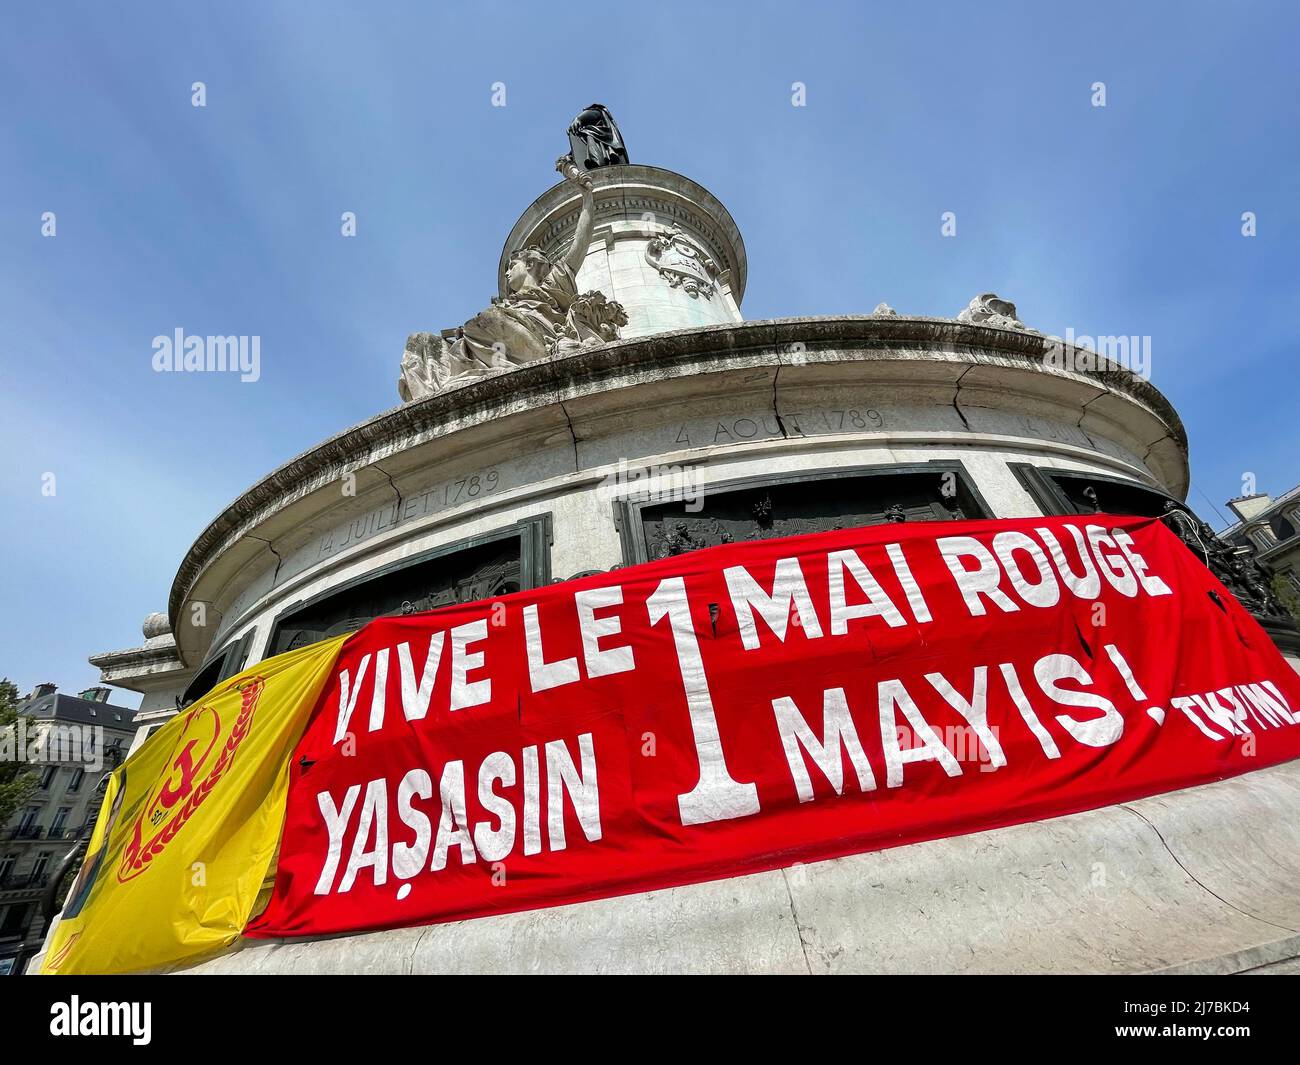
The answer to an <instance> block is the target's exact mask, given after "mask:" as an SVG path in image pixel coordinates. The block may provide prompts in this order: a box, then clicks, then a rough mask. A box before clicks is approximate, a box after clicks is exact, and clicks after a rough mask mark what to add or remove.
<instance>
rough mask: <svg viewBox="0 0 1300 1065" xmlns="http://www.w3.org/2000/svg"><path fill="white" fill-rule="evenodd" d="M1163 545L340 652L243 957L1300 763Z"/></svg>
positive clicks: (880, 571) (1190, 575) (661, 573)
mask: <svg viewBox="0 0 1300 1065" xmlns="http://www.w3.org/2000/svg"><path fill="white" fill-rule="evenodd" d="M1298 679H1300V678H1297V676H1296V674H1295V673H1294V672H1293V671H1292V670H1291V668H1290V667H1289V666H1288V665H1287V664H1286V662H1285V660H1284V659H1283V658H1282V657H1281V655H1280V654H1279V653H1278V651H1277V650H1276V648H1274V646H1273V645H1272V643H1271V642H1270V641H1269V639H1268V637H1267V636H1266V635H1265V633H1264V632H1263V630H1262V629H1261V628H1260V627H1259V626H1258V624H1257V623H1256V622H1255V621H1254V620H1253V619H1252V618H1251V617H1250V616H1249V615H1248V614H1247V613H1246V612H1245V611H1244V610H1243V609H1242V607H1241V606H1240V605H1239V604H1238V603H1237V602H1236V600H1235V599H1234V598H1233V597H1232V596H1231V595H1229V594H1228V593H1227V591H1226V590H1225V589H1224V588H1223V586H1222V585H1221V584H1219V583H1218V581H1217V580H1215V578H1214V577H1213V576H1212V575H1211V574H1210V573H1209V571H1208V570H1207V569H1206V568H1205V567H1204V566H1203V565H1202V564H1201V563H1200V561H1199V560H1198V559H1196V558H1195V557H1194V556H1193V555H1192V554H1191V553H1190V552H1189V551H1188V550H1187V549H1186V548H1185V547H1184V546H1183V545H1182V544H1181V543H1180V542H1179V541H1178V540H1177V539H1176V538H1175V537H1174V536H1173V535H1172V534H1171V533H1170V532H1169V531H1168V530H1167V529H1165V528H1164V526H1162V525H1161V524H1160V522H1159V521H1156V520H1154V519H1146V518H1116V517H1110V516H1104V515H1088V516H1081V517H1070V518H1038V519H1024V520H1020V519H1016V520H1000V521H973V522H953V523H942V524H940V523H927V524H918V525H907V524H903V525H887V526H880V527H875V528H865V529H851V530H846V531H843V532H833V533H824V534H816V535H810V536H799V537H791V538H787V539H779V540H768V541H758V542H751V543H745V544H734V545H726V546H723V547H716V548H710V549H706V550H702V551H697V552H692V553H690V554H688V555H684V556H682V557H678V558H670V559H665V560H663V561H660V562H653V563H649V564H646V565H641V566H636V567H632V568H630V569H627V570H618V571H613V572H610V573H605V574H599V575H596V576H591V577H586V578H583V579H581V580H578V581H571V582H567V583H565V584H562V585H556V586H551V587H546V588H540V589H536V590H533V591H527V592H520V593H516V594H514V595H511V596H508V597H505V598H503V599H499V600H489V601H486V602H481V603H473V604H468V605H465V606H459V607H449V608H446V609H442V610H438V611H435V612H432V613H429V614H424V615H417V616H412V617H406V618H384V619H379V620H377V621H375V622H373V623H372V624H370V625H368V626H367V627H366V628H365V629H363V630H362V631H361V632H359V633H357V634H356V635H355V636H353V637H352V638H351V639H350V640H349V641H348V642H347V643H345V644H344V646H343V648H342V650H341V652H340V654H339V658H338V662H337V664H336V666H335V669H334V672H333V675H332V677H331V679H330V681H329V682H328V683H327V685H326V687H325V689H324V691H323V692H322V694H321V697H320V701H319V703H318V705H317V708H316V710H315V712H314V714H313V716H312V718H311V721H310V723H309V724H308V726H307V728H306V730H305V732H304V734H303V736H302V739H301V741H300V742H299V744H298V747H297V749H296V750H295V752H294V756H293V762H292V765H291V769H290V785H289V795H288V801H287V812H286V820H285V826H284V832H283V837H282V840H281V847H280V860H279V867H278V872H277V878H276V886H275V891H274V894H273V896H272V899H271V902H270V904H269V905H268V907H267V909H266V910H265V912H264V913H262V914H261V915H260V917H258V918H257V919H255V920H254V921H253V923H252V924H251V925H250V927H249V929H248V930H247V934H250V935H256V936H295V935H317V934H321V933H333V932H343V931H353V930H359V929H373V928H384V927H393V926H399V925H409V924H419V923H425V922H431V921H444V920H453V919H459V918H466V917H474V916H479V915H484V914H491V913H502V912H508V911H513V910H520V909H526V908H530V907H536V906H545V905H554V904H561V903H570V902H577V901H581V900H585V899H592V898H599V897H603V896H609V895H616V894H622V893H627V892H634V891H643V890H648V889H652V888H659V887H666V886H670V885H679V884H685V883H690V882H695V881H700V880H707V879H713V878H719V877H726V876H734V875H737V874H740V873H745V872H752V871H757V870H762V869H769V868H775V867H779V866H789V865H791V864H793V863H795V862H799V861H813V860H818V859H824V858H829V857H834V856H838V855H844V854H849V853H855V852H861V851H866V850H873V849H878V848H883V847H891V846H897V845H899V844H904V843H911V842H915V841H918V840H924V839H931V838H935V837H940V836H949V835H954V834H958V833H963V832H970V831H973V830H977V829H984V828H991V827H996V826H1001V825H1007V824H1013V823H1018V822H1023V821H1029V820H1034V819H1037V818H1042V817H1049V816H1054V815H1058V814H1063V813H1068V812H1072V811H1077V810H1083V809H1087V808H1091V807H1096V806H1100V805H1105V804H1109V803H1114V802H1119V801H1123V800H1126V799H1131V798H1134V797H1137V796H1141V795H1147V794H1151V793H1154V792H1160V791H1167V790H1170V789H1173V788H1179V787H1186V786H1189V785H1194V784H1199V783H1203V782H1206V781H1211V780H1216V779H1219V778H1222V777H1225V776H1231V775H1233V774H1236V773H1241V772H1245V771H1248V770H1251V769H1257V768H1261V767H1263V766H1266V765H1271V764H1274V763H1276V762H1280V761H1285V760H1288V759H1291V758H1295V757H1297V756H1300V716H1297V714H1298V713H1300V683H1298Z"/></svg>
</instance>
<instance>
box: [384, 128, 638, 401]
mask: <svg viewBox="0 0 1300 1065" xmlns="http://www.w3.org/2000/svg"><path fill="white" fill-rule="evenodd" d="M588 113H589V112H588V111H584V112H583V115H587V114H588ZM606 114H608V112H606ZM581 118H582V115H580V116H579V119H581ZM612 123H613V119H612V118H611V119H610V124H611V125H612ZM575 125H577V122H575ZM582 128H583V129H586V128H587V127H585V126H584V127H582ZM570 136H571V139H572V134H571V135H570ZM614 137H615V139H616V140H617V143H618V146H619V150H620V151H622V143H623V142H622V139H621V138H619V137H618V130H617V127H614ZM624 156H625V157H626V152H624ZM589 165H590V164H589ZM555 169H556V170H558V171H559V172H560V173H561V174H563V175H564V177H565V179H566V180H568V181H570V182H572V183H573V184H574V185H575V186H577V188H578V190H579V192H580V194H581V197H582V207H581V210H580V212H579V214H578V224H577V225H576V226H575V227H574V234H573V243H572V244H571V245H570V246H569V250H568V251H567V252H566V253H565V254H564V256H563V257H562V258H558V259H556V260H554V261H552V259H550V258H548V257H547V255H546V254H545V253H544V252H543V251H542V250H541V249H540V248H538V247H536V246H530V247H527V248H521V249H519V250H517V251H516V252H514V254H513V255H512V256H511V257H510V265H509V267H508V268H507V270H506V295H505V296H503V297H496V298H494V299H493V300H492V304H491V306H489V307H488V308H487V309H486V310H484V311H481V312H479V313H478V314H476V315H475V316H474V317H473V318H471V319H470V320H469V321H468V322H466V323H465V324H464V325H462V326H460V327H459V328H457V329H448V330H444V331H443V333H442V334H441V335H435V334H433V333H415V334H413V335H412V336H410V337H409V338H408V339H407V342H406V351H405V352H404V354H403V355H402V367H401V370H402V372H401V377H400V378H399V380H398V382H397V392H398V395H400V396H401V397H402V400H403V401H404V402H407V403H409V402H411V401H413V400H417V399H423V398H424V397H425V396H432V395H437V394H438V393H439V392H443V391H445V390H447V389H448V388H451V387H454V386H456V385H460V384H464V383H467V382H469V381H473V380H475V379H477V378H480V377H485V376H488V375H490V374H493V373H496V372H497V371H499V370H505V369H509V368H511V367H514V366H520V365H523V364H524V363H528V362H534V361H536V360H538V359H545V358H549V357H550V356H552V355H563V354H566V353H568V352H571V351H576V350H577V349H579V348H582V347H586V346H588V345H591V344H600V343H604V342H605V341H608V340H616V339H618V330H619V327H620V326H624V325H626V324H627V314H626V313H625V312H624V310H623V307H622V305H621V304H619V303H616V302H615V301H614V300H610V299H607V298H606V297H605V294H604V293H603V292H598V291H596V292H584V293H582V294H579V292H578V284H577V273H578V268H579V267H580V266H581V265H582V263H583V260H584V259H585V258H586V257H587V249H588V247H589V246H590V244H591V233H592V228H593V226H594V224H595V200H594V195H593V187H592V182H591V178H590V177H589V176H588V175H587V173H586V170H584V169H580V168H579V166H578V165H577V163H575V161H574V157H573V156H571V155H565V156H562V157H561V158H560V159H558V160H557V161H556V163H555Z"/></svg>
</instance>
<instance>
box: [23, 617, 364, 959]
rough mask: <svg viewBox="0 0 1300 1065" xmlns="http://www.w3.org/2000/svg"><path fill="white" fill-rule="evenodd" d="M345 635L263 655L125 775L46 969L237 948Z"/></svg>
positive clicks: (108, 796)
mask: <svg viewBox="0 0 1300 1065" xmlns="http://www.w3.org/2000/svg"><path fill="white" fill-rule="evenodd" d="M346 639H347V637H346V636H338V637H335V638H334V639H331V640H325V641H323V642H321V643H318V644H313V645H312V646H310V647H304V648H302V649H300V650H297V651H290V652H288V653H287V654H283V655H278V656H276V657H275V658H270V659H267V660H266V661H264V662H259V663H258V664H257V665H256V666H254V667H253V668H252V669H248V670H245V671H244V672H243V673H240V674H239V675H238V676H235V677H231V678H230V679H229V680H226V681H223V682H222V683H221V684H219V685H218V686H217V687H216V688H214V689H213V690H212V691H211V692H209V693H208V694H207V695H205V696H204V697H203V698H201V699H199V700H197V701H196V702H195V703H194V704H193V705H191V706H190V707H189V708H188V709H187V710H185V711H182V712H181V713H180V714H178V715H177V716H176V717H175V718H173V719H172V720H171V721H169V722H167V724H166V725H164V726H163V727H162V728H161V729H159V731H158V732H157V733H155V734H154V735H153V736H151V737H149V739H148V741H147V742H146V743H145V744H144V746H142V747H141V748H140V749H139V750H138V751H136V753H135V754H133V755H132V756H131V757H130V758H129V759H127V761H126V763H125V764H123V765H122V766H120V767H119V768H118V769H117V770H115V771H114V773H113V776H112V778H111V779H110V780H109V784H108V789H107V791H106V793H105V795H104V802H103V805H102V806H101V808H100V811H99V817H98V819H97V821H96V823H95V829H94V832H93V834H92V836H91V839H90V845H89V847H88V850H87V854H86V859H85V862H84V864H83V865H82V869H81V872H80V874H79V875H78V877H77V879H76V881H75V882H74V883H73V885H72V887H71V889H70V890H69V892H68V897H67V900H66V902H65V903H64V910H63V914H62V915H61V919H60V921H59V923H58V924H57V925H56V926H55V929H54V933H53V935H52V937H51V939H50V942H49V945H48V950H47V953H46V955H45V960H44V963H43V965H42V967H41V971H42V972H43V973H120V972H135V971H140V970H150V969H163V968H167V967H169V966H173V965H176V964H178V963H181V962H192V961H197V960H199V959H201V958H202V957H204V956H208V955H211V954H214V953H217V952H219V951H221V950H223V949H225V948H226V947H229V946H230V945H231V944H233V943H234V942H235V941H236V940H237V939H238V938H239V935H240V933H241V932H242V931H243V929H244V926H245V925H246V924H247V923H248V919H249V917H250V916H251V915H252V911H253V907H254V905H255V903H256V901H257V897H258V893H259V891H260V890H261V888H262V884H263V882H264V881H265V880H266V878H267V876H268V875H269V874H270V873H271V872H272V871H273V870H272V862H273V860H274V857H275V852H276V847H277V846H278V844H279V839H280V828H281V825H282V823H283V820H284V801H285V791H286V788H287V785H288V774H289V757H290V755H291V754H292V752H293V748H294V745H295V744H296V743H297V742H298V738H299V736H300V735H301V733H302V729H303V727H304V726H305V724H306V723H307V719H308V717H309V716H310V714H311V712H312V709H313V708H314V707H315V705H316V701H317V699H318V698H319V697H320V693H321V690H322V689H323V688H324V686H325V681H326V680H327V679H328V677H329V674H330V670H331V668H332V667H333V665H334V662H335V659H336V658H337V657H338V651H339V648H340V647H341V646H342V645H343V642H344V640H346Z"/></svg>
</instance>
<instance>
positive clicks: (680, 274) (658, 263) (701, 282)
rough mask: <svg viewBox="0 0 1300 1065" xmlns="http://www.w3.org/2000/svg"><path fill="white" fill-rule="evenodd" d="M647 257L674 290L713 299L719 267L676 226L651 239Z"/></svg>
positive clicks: (692, 296) (694, 296) (696, 296)
mask: <svg viewBox="0 0 1300 1065" xmlns="http://www.w3.org/2000/svg"><path fill="white" fill-rule="evenodd" d="M645 258H646V262H648V263H649V264H650V265H651V266H653V267H654V268H655V269H656V270H658V271H659V276H660V277H662V278H663V279H664V280H665V281H667V282H668V284H669V286H670V287H671V288H680V289H682V290H683V291H685V292H686V293H687V294H688V295H689V296H690V297H691V298H692V299H698V298H699V297H700V296H703V297H704V298H705V299H712V298H713V291H714V279H715V278H716V277H717V276H718V272H719V271H718V266H717V264H716V263H715V262H714V261H713V260H712V259H710V258H709V257H708V256H707V255H705V254H704V252H702V251H700V249H699V248H697V247H696V246H695V245H694V244H692V243H691V242H690V241H689V240H687V238H686V237H685V236H683V234H682V231H681V230H680V229H678V228H677V227H676V226H673V227H671V228H670V229H668V230H666V231H665V232H663V233H658V234H656V235H655V236H653V237H651V238H650V242H649V243H648V244H647V245H646V249H645Z"/></svg>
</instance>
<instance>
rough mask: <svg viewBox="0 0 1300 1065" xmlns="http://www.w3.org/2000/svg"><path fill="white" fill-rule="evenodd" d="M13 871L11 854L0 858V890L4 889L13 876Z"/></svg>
mask: <svg viewBox="0 0 1300 1065" xmlns="http://www.w3.org/2000/svg"><path fill="white" fill-rule="evenodd" d="M13 871H14V856H13V855H12V854H6V855H5V856H4V857H3V858H0V888H4V887H6V886H7V885H8V883H9V878H10V877H11V876H12V875H13Z"/></svg>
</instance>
